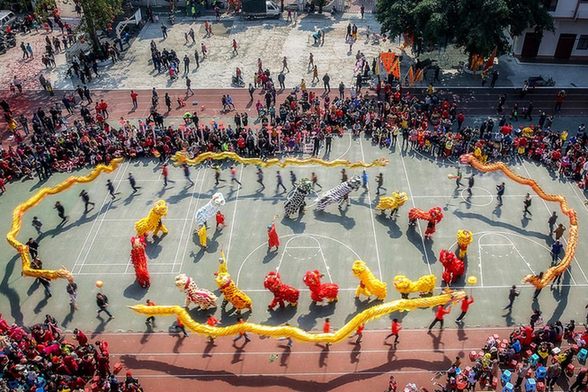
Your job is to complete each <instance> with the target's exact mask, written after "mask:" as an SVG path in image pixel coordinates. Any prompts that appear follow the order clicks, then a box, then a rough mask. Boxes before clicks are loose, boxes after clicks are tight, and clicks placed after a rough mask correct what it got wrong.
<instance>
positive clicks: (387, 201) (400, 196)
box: [376, 192, 408, 218]
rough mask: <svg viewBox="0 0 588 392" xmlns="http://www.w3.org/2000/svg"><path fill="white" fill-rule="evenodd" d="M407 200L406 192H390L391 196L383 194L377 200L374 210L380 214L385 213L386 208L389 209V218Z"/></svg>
mask: <svg viewBox="0 0 588 392" xmlns="http://www.w3.org/2000/svg"><path fill="white" fill-rule="evenodd" d="M407 201H408V195H407V194H406V192H392V196H383V197H381V198H380V200H379V201H378V205H377V206H376V210H378V211H380V212H381V213H382V214H385V213H386V210H390V218H392V217H393V216H394V215H395V214H396V212H398V209H399V208H400V207H402V206H403V205H404V203H406V202H407Z"/></svg>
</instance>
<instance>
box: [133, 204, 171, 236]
mask: <svg viewBox="0 0 588 392" xmlns="http://www.w3.org/2000/svg"><path fill="white" fill-rule="evenodd" d="M166 215H167V204H166V202H165V200H158V201H157V202H156V203H155V205H154V206H153V208H152V209H151V211H149V214H148V215H147V216H146V217H145V218H142V219H140V220H138V221H137V222H136V223H135V230H136V231H137V235H138V236H147V235H149V233H151V232H152V233H153V237H157V234H158V233H159V232H160V231H161V232H162V233H163V234H167V227H165V225H164V224H163V222H162V221H161V219H162V218H163V217H164V216H166Z"/></svg>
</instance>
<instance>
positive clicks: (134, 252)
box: [131, 236, 151, 288]
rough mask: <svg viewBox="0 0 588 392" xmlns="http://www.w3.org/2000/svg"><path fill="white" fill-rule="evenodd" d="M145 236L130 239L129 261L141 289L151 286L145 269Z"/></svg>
mask: <svg viewBox="0 0 588 392" xmlns="http://www.w3.org/2000/svg"><path fill="white" fill-rule="evenodd" d="M145 245H146V241H145V236H141V237H131V247H132V249H131V261H132V262H133V266H134V267H135V276H136V277H137V283H139V286H141V287H143V288H148V287H149V286H150V285H151V281H150V280H149V270H148V269H147V255H146V254H145Z"/></svg>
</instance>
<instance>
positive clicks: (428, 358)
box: [100, 320, 511, 392]
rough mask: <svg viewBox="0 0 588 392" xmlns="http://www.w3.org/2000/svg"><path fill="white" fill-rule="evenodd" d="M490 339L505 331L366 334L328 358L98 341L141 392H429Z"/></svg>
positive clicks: (271, 346)
mask: <svg viewBox="0 0 588 392" xmlns="http://www.w3.org/2000/svg"><path fill="white" fill-rule="evenodd" d="M159 322H163V321H161V320H159ZM447 322H450V320H447ZM496 331H498V333H499V334H501V337H503V336H502V335H504V337H508V334H509V333H510V331H511V329H507V328H502V329H501V328H494V329H446V330H445V331H443V332H439V331H438V330H437V329H435V330H434V332H433V333H432V334H428V333H427V331H426V330H407V331H401V333H400V343H399V344H398V346H397V347H396V348H395V347H394V346H390V345H384V344H383V339H384V337H385V336H386V335H387V334H388V331H366V333H365V334H364V338H363V341H362V343H361V345H360V346H356V345H354V344H351V343H349V342H353V341H354V339H355V338H353V340H350V341H349V342H341V343H339V344H335V345H333V346H331V348H330V350H328V351H327V350H324V349H323V348H322V347H320V346H317V345H314V344H311V343H299V342H294V345H293V348H292V349H291V351H288V350H287V349H286V348H285V345H284V346H281V345H282V344H284V342H281V341H278V340H275V339H272V338H267V339H261V338H259V337H257V336H251V338H252V339H251V342H249V343H248V344H247V345H246V346H245V347H244V348H235V347H233V346H232V339H231V337H225V338H219V339H217V340H216V342H215V344H216V345H215V346H212V345H209V344H207V342H206V339H205V338H204V337H202V336H197V335H195V334H191V335H190V336H189V337H188V338H179V337H177V336H174V335H171V336H170V335H168V334H164V333H155V334H149V333H145V334H140V333H133V334H122V333H121V334H106V335H101V336H100V338H103V339H106V340H108V341H109V343H110V348H111V354H112V355H113V359H112V360H111V361H114V362H116V361H120V362H122V363H123V364H124V365H125V368H126V369H130V370H131V371H132V373H133V375H134V376H137V377H139V378H140V380H141V383H142V384H143V386H144V387H145V390H146V391H162V390H170V391H179V390H204V388H207V389H208V390H210V391H221V390H222V391H226V390H239V391H253V390H259V389H260V388H264V389H266V390H271V391H272V392H274V391H358V390H360V389H359V388H361V389H364V390H366V391H381V390H385V388H386V386H387V382H388V378H389V376H390V375H391V374H393V375H394V376H395V377H396V380H397V381H398V386H399V390H402V387H404V385H406V384H407V383H408V382H416V383H417V385H419V386H424V387H427V388H428V389H429V390H431V387H432V383H431V378H432V377H433V376H434V375H435V372H437V371H445V370H447V369H448V368H449V366H450V365H451V362H452V361H453V360H454V359H455V357H456V356H460V357H462V358H465V359H464V361H463V362H464V363H465V364H469V359H467V357H468V354H469V352H470V351H472V350H476V351H479V350H480V349H481V348H482V347H483V346H484V343H485V341H486V338H487V337H488V336H489V335H491V334H494V333H496ZM243 342H244V340H241V341H240V342H237V345H238V346H239V347H241V345H242V343H243ZM272 354H276V355H274V359H273V360H272V358H270V357H271V356H272Z"/></svg>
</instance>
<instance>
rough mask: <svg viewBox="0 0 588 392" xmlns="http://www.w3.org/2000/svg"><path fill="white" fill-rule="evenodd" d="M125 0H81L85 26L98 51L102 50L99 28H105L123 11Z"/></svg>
mask: <svg viewBox="0 0 588 392" xmlns="http://www.w3.org/2000/svg"><path fill="white" fill-rule="evenodd" d="M122 2H123V0H80V6H81V7H82V12H83V24H82V26H83V28H84V29H85V31H86V33H88V35H89V36H90V40H91V42H92V45H93V46H94V50H95V51H96V52H100V42H99V40H98V36H97V34H96V31H97V30H101V29H104V28H106V27H107V26H108V24H109V23H112V22H113V20H114V18H116V17H117V16H118V15H120V14H121V13H122Z"/></svg>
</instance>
